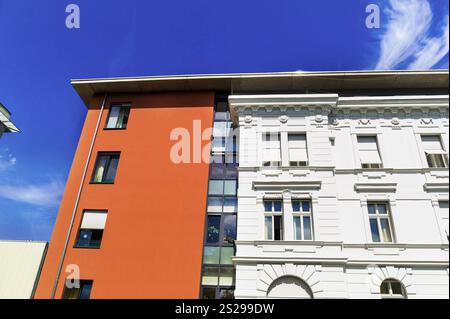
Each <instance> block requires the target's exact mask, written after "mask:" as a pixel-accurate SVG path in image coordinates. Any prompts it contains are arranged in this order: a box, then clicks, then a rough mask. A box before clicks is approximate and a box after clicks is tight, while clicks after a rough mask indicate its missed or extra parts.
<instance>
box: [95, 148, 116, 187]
mask: <svg viewBox="0 0 450 319" xmlns="http://www.w3.org/2000/svg"><path fill="white" fill-rule="evenodd" d="M119 157H120V154H119V153H99V154H98V157H97V161H96V163H95V168H94V174H93V175H92V183H95V184H113V183H114V180H115V178H116V173H117V166H118V165H119Z"/></svg>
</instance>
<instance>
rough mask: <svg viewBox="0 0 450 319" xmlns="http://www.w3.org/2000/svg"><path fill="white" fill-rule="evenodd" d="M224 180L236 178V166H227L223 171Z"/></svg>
mask: <svg viewBox="0 0 450 319" xmlns="http://www.w3.org/2000/svg"><path fill="white" fill-rule="evenodd" d="M225 178H227V179H236V178H237V164H233V163H231V164H227V167H226V171H225Z"/></svg>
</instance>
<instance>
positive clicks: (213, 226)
mask: <svg viewBox="0 0 450 319" xmlns="http://www.w3.org/2000/svg"><path fill="white" fill-rule="evenodd" d="M220 219H221V217H220V216H218V215H209V216H208V230H207V236H206V242H207V243H208V244H215V243H217V242H219V238H220Z"/></svg>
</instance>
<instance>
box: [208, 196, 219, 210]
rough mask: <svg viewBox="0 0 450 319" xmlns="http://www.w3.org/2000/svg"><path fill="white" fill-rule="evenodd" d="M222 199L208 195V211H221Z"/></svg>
mask: <svg viewBox="0 0 450 319" xmlns="http://www.w3.org/2000/svg"><path fill="white" fill-rule="evenodd" d="M222 200H223V199H222V197H208V212H210V213H221V212H222Z"/></svg>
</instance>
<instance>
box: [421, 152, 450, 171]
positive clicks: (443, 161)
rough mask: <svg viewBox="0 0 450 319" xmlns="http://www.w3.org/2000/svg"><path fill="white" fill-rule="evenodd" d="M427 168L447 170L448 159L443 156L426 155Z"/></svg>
mask: <svg viewBox="0 0 450 319" xmlns="http://www.w3.org/2000/svg"><path fill="white" fill-rule="evenodd" d="M426 157H427V162H428V166H429V167H430V168H447V167H448V158H447V155H445V154H428V153H427V154H426Z"/></svg>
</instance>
